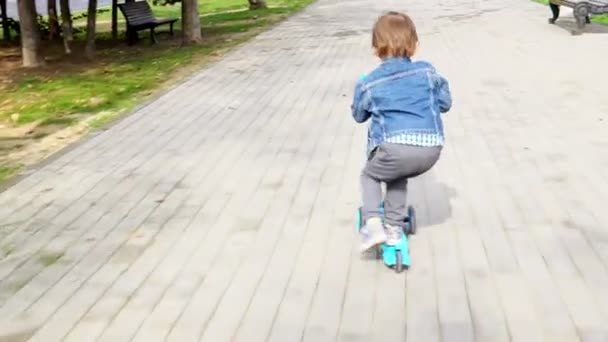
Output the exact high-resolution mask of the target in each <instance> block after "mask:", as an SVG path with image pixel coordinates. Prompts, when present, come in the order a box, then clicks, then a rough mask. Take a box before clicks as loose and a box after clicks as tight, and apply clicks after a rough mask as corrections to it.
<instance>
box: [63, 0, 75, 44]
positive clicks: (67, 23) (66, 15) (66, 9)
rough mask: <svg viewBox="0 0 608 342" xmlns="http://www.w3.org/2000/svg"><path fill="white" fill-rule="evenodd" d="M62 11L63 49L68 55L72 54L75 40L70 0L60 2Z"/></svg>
mask: <svg viewBox="0 0 608 342" xmlns="http://www.w3.org/2000/svg"><path fill="white" fill-rule="evenodd" d="M59 7H60V9H61V33H62V36H63V47H64V49H65V53H66V54H68V55H69V54H70V53H72V50H70V42H71V41H72V40H73V39H74V35H73V32H72V13H71V12H70V0H59Z"/></svg>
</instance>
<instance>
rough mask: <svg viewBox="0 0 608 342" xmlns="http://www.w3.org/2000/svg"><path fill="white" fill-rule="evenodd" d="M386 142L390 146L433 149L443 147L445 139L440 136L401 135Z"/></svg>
mask: <svg viewBox="0 0 608 342" xmlns="http://www.w3.org/2000/svg"><path fill="white" fill-rule="evenodd" d="M385 142H387V143H390V144H404V145H413V146H423V147H433V146H443V144H444V138H443V137H442V136H441V135H440V134H399V135H395V136H392V137H390V138H387V139H386V140H385Z"/></svg>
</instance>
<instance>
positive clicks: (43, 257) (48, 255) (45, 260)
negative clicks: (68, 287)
mask: <svg viewBox="0 0 608 342" xmlns="http://www.w3.org/2000/svg"><path fill="white" fill-rule="evenodd" d="M63 255H64V253H63V252H44V251H43V252H41V253H40V254H39V255H38V262H40V263H41V264H42V265H43V266H44V267H49V266H51V265H53V264H54V263H56V262H57V261H58V260H59V259H61V257H63Z"/></svg>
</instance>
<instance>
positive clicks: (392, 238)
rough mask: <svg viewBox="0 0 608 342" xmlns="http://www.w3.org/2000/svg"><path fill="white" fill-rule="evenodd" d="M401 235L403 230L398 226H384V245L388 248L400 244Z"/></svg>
mask: <svg viewBox="0 0 608 342" xmlns="http://www.w3.org/2000/svg"><path fill="white" fill-rule="evenodd" d="M402 235H403V228H401V227H398V226H391V225H389V224H387V225H386V244H387V245H389V246H396V245H398V244H399V243H400V242H401V237H402Z"/></svg>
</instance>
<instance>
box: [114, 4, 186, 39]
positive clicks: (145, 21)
mask: <svg viewBox="0 0 608 342" xmlns="http://www.w3.org/2000/svg"><path fill="white" fill-rule="evenodd" d="M118 7H119V8H120V11H121V12H122V14H123V15H124V17H125V19H126V20H127V42H128V44H129V45H133V44H134V43H135V41H137V32H138V31H143V30H150V41H151V43H152V44H156V43H158V40H157V39H156V33H155V32H154V30H155V29H156V28H157V27H158V26H161V25H169V34H171V35H173V24H174V23H175V22H176V21H177V18H167V19H156V18H155V17H154V14H152V9H151V8H150V5H149V4H148V2H147V1H146V0H143V1H127V2H125V3H124V4H119V5H118Z"/></svg>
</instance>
